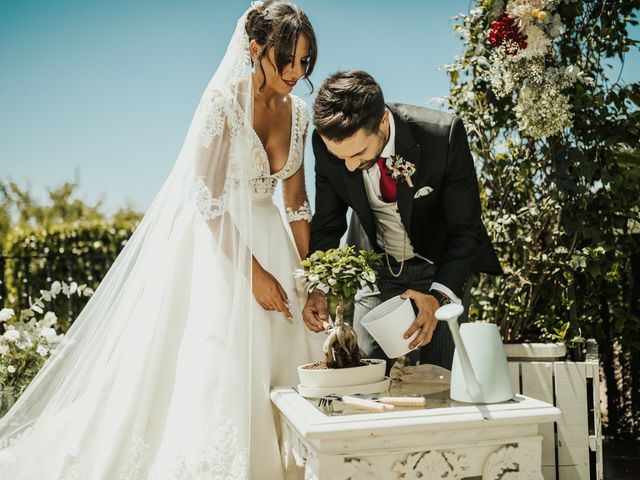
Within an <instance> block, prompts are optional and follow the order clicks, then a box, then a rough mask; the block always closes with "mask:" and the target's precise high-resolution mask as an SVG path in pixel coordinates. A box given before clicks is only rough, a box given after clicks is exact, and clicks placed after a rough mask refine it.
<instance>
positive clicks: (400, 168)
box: [387, 155, 416, 188]
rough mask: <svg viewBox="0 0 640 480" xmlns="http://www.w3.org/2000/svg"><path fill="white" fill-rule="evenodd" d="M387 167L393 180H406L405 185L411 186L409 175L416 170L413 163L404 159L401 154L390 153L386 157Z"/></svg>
mask: <svg viewBox="0 0 640 480" xmlns="http://www.w3.org/2000/svg"><path fill="white" fill-rule="evenodd" d="M387 168H388V169H389V172H391V178H393V180H394V182H396V183H397V182H407V185H409V187H411V188H413V182H412V181H411V175H413V174H414V173H415V172H416V166H415V165H414V164H413V163H411V162H408V161H407V160H405V159H404V158H403V157H402V155H391V156H390V157H389V158H387Z"/></svg>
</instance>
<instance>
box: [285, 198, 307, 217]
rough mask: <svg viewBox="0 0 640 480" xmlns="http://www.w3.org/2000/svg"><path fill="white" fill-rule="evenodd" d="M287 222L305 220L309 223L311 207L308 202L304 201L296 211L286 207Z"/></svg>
mask: <svg viewBox="0 0 640 480" xmlns="http://www.w3.org/2000/svg"><path fill="white" fill-rule="evenodd" d="M286 214H287V221H288V222H289V223H291V222H299V221H301V220H306V221H307V222H311V218H312V215H311V206H310V205H309V202H308V201H307V200H305V201H304V202H303V203H302V205H300V207H299V208H298V209H297V210H294V209H293V208H291V207H287V209H286Z"/></svg>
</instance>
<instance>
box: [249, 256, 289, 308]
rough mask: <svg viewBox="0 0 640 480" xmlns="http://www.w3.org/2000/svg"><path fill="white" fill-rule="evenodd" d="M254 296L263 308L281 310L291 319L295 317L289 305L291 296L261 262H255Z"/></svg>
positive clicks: (252, 286) (252, 285)
mask: <svg viewBox="0 0 640 480" xmlns="http://www.w3.org/2000/svg"><path fill="white" fill-rule="evenodd" d="M251 288H252V290H253V296H254V297H256V301H257V302H258V303H259V304H260V306H261V307H262V308H264V309H265V310H269V311H278V312H281V313H282V314H283V315H284V316H285V317H287V318H288V319H289V320H292V319H293V315H291V311H290V310H289V308H288V307H287V305H288V304H289V297H287V293H286V292H285V291H284V288H282V285H280V282H278V280H276V278H275V277H274V276H273V275H271V274H270V273H269V272H267V271H266V270H265V269H264V268H262V267H261V266H260V264H259V263H258V262H257V261H256V260H254V262H253V281H252V284H251Z"/></svg>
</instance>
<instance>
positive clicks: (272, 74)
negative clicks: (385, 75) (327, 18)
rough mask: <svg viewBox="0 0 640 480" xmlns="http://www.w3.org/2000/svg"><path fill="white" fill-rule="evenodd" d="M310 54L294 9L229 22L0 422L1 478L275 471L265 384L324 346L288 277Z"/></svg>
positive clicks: (259, 10)
mask: <svg viewBox="0 0 640 480" xmlns="http://www.w3.org/2000/svg"><path fill="white" fill-rule="evenodd" d="M316 54H317V48H316V40H315V34H314V31H313V28H312V27H311V24H310V23H309V20H308V18H307V16H306V15H305V14H304V12H303V11H302V10H301V9H300V8H299V7H297V6H295V5H292V4H290V3H284V2H280V1H271V0H269V1H267V2H265V3H259V2H257V3H255V4H254V5H253V6H252V8H250V9H249V10H247V12H245V14H244V15H243V16H242V17H241V18H240V19H239V21H238V24H237V27H236V30H235V32H234V34H233V37H232V39H231V42H230V44H229V47H228V49H227V52H226V54H225V56H224V58H223V60H222V62H221V63H220V65H219V67H218V70H217V71H216V73H215V75H214V76H213V78H212V80H211V81H210V83H209V85H208V86H207V88H206V90H205V92H204V94H203V96H202V98H201V100H200V103H199V105H198V107H197V110H196V113H195V115H194V118H193V120H192V123H191V126H190V128H189V131H188V133H187V137H186V139H185V142H184V145H183V147H182V150H181V152H180V155H179V157H178V159H177V161H176V163H175V165H174V167H173V169H172V171H171V173H170V175H169V177H168V178H167V180H166V181H165V183H164V185H163V186H162V187H161V189H160V191H159V193H158V195H157V196H156V198H155V199H154V201H153V203H152V204H151V206H150V208H149V210H148V211H147V212H146V214H145V216H144V218H143V220H142V222H141V223H140V225H139V227H138V228H137V229H136V231H135V233H134V234H133V235H132V237H131V238H130V240H129V242H128V243H127V245H126V247H125V248H124V249H123V251H122V252H121V254H120V255H119V256H118V258H117V259H116V261H115V263H114V264H113V266H112V267H111V269H110V270H109V272H108V273H107V275H106V276H105V278H104V279H103V281H102V282H101V284H100V286H99V288H98V289H97V290H96V292H95V294H94V295H93V297H92V298H91V299H90V300H89V302H88V303H87V305H86V307H85V308H84V309H83V310H82V312H81V313H80V314H79V316H78V317H77V318H76V319H75V321H74V323H73V326H72V327H71V328H70V329H69V331H68V333H67V335H66V336H65V339H64V340H63V341H62V342H61V344H60V345H59V347H58V349H57V350H56V352H55V353H54V354H53V355H52V356H51V358H50V359H49V360H48V361H47V362H46V363H45V365H44V366H43V368H42V369H41V370H40V372H39V373H38V375H36V377H35V378H34V380H33V382H32V383H31V384H30V385H29V387H28V388H27V389H26V390H25V392H24V393H23V395H22V396H21V397H20V398H19V399H18V401H17V402H16V404H15V405H14V406H13V407H12V408H11V410H9V412H8V413H7V414H6V415H5V416H4V417H3V418H2V419H0V478H3V479H5V478H6V479H9V478H10V479H12V480H23V479H28V480H46V479H55V480H57V479H90V480H113V479H123V480H134V479H135V480H138V479H201V478H202V479H204V478H207V479H214V478H215V479H246V478H264V479H278V478H282V477H283V471H282V468H281V466H280V456H279V451H278V444H277V436H276V426H275V424H274V419H273V414H272V410H271V403H270V400H269V390H270V386H271V385H276V384H289V385H291V384H293V383H294V382H296V366H297V365H299V364H302V363H305V362H309V361H313V360H317V359H318V358H319V357H320V356H321V343H322V338H320V337H317V336H316V335H317V334H313V333H311V332H309V331H308V330H307V329H306V328H305V327H304V323H303V322H302V318H301V313H300V312H301V307H302V305H303V299H304V296H303V292H302V289H301V288H300V286H299V285H297V284H296V282H295V280H294V277H293V274H292V271H293V269H294V268H295V267H297V266H298V264H299V261H300V258H301V257H304V256H306V254H307V249H308V243H309V232H310V229H309V220H310V209H309V203H308V201H307V196H306V192H305V186H304V169H303V167H302V160H303V150H304V142H305V136H306V132H307V126H308V123H309V118H308V113H307V110H306V107H305V105H304V103H303V101H302V100H300V99H299V98H297V97H295V96H293V95H291V90H292V89H293V87H294V85H295V84H296V82H298V81H300V80H307V79H308V76H309V75H310V74H311V72H312V71H313V66H314V63H315V60H316ZM278 181H282V183H283V192H284V202H285V207H286V213H285V214H286V217H287V219H288V222H289V225H290V228H291V233H292V235H290V234H289V232H287V231H286V229H285V226H284V223H283V221H282V216H281V214H280V211H279V210H278V208H277V207H276V206H275V205H274V203H273V200H272V196H273V193H274V189H275V187H276V184H277V183H278Z"/></svg>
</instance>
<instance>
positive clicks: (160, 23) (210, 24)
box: [0, 0, 640, 211]
mask: <svg viewBox="0 0 640 480" xmlns="http://www.w3.org/2000/svg"><path fill="white" fill-rule="evenodd" d="M298 4H299V5H301V6H302V7H303V8H304V9H305V10H306V11H307V13H308V15H309V17H310V19H311V21H312V23H313V25H314V28H315V30H316V34H317V36H318V42H319V59H318V64H317V67H316V71H315V72H314V75H313V79H312V80H313V81H314V83H315V85H316V86H319V84H320V83H321V82H322V80H323V79H324V78H325V77H326V76H327V75H328V74H329V73H331V72H333V71H335V70H339V69H348V68H361V69H364V70H367V71H369V72H370V73H371V74H373V75H374V77H376V79H377V80H378V81H379V82H380V84H381V85H382V87H383V89H384V92H385V96H386V98H387V99H389V100H392V101H401V102H407V103H413V104H418V105H423V104H425V102H426V101H427V100H428V99H429V98H431V97H435V96H443V95H446V94H447V91H448V79H447V75H446V74H445V72H443V71H440V70H439V69H438V67H439V66H440V65H442V64H444V63H450V62H451V61H452V59H453V57H454V55H456V54H459V53H460V52H461V49H462V43H461V42H460V40H458V39H457V37H456V36H455V35H454V34H453V32H452V25H453V24H452V22H451V20H450V18H451V17H452V16H454V15H455V14H457V13H460V12H466V11H467V10H468V8H469V5H470V2H469V0H438V1H424V0H422V1H409V0H398V1H394V2H391V1H379V0H367V1H345V0H342V1H339V0H300V1H299V2H298ZM247 6H248V2H244V1H236V0H234V1H224V2H223V1H212V0H209V1H204V0H182V1H178V0H110V1H109V2H105V1H99V0H39V1H36V0H32V1H24V0H0V179H2V180H8V179H10V180H14V181H18V182H20V183H24V182H26V181H29V182H30V184H31V186H32V190H33V192H34V193H35V194H36V196H37V197H38V196H39V197H42V196H43V195H44V193H45V189H46V188H47V187H53V186H56V185H59V184H61V183H62V182H64V181H67V180H73V179H75V178H78V179H79V181H80V184H81V189H80V197H81V198H83V199H87V200H89V201H94V200H97V199H98V198H101V197H102V198H104V200H105V205H106V206H107V210H108V211H113V210H115V209H116V208H117V207H120V206H124V205H126V204H130V205H131V206H133V207H134V208H136V209H139V210H141V211H144V210H145V209H146V208H147V207H148V205H149V204H150V203H151V201H152V199H153V197H154V196H155V194H156V192H157V191H158V189H159V188H160V186H161V184H162V182H163V181H164V179H165V178H166V176H167V175H168V173H169V171H170V169H171V166H172V165H173V162H174V161H175V158H176V156H177V154H178V152H179V150H180V147H181V145H182V141H183V139H184V135H185V133H186V131H187V127H188V125H189V122H190V120H191V116H192V114H193V111H194V109H195V106H196V104H197V102H198V100H199V98H200V95H201V94H202V91H203V89H204V87H205V86H206V84H207V82H208V81H209V79H210V77H211V75H212V74H213V72H214V71H215V68H216V65H217V63H218V61H219V60H220V59H221V57H222V55H223V53H224V50H225V48H226V45H227V42H228V39H229V37H230V35H231V32H232V31H233V28H234V26H235V22H236V20H237V18H238V17H239V16H240V15H241V14H242V12H243V11H244V10H245V8H246V7H247ZM635 31H636V32H637V31H638V29H635ZM635 36H636V37H638V36H640V35H635ZM638 57H640V56H639V55H637V52H636V54H635V55H630V56H629V57H628V59H627V63H626V66H625V74H624V75H623V78H624V79H626V80H627V81H638V80H639V79H640V58H638ZM295 93H296V94H297V95H299V96H301V97H302V98H303V99H304V100H305V101H306V102H307V104H309V105H310V104H311V102H312V100H313V98H312V96H310V95H308V88H307V87H306V86H305V85H303V84H301V85H299V86H298V87H296V90H295ZM312 160H313V157H312V156H311V155H310V154H309V155H308V156H307V172H308V175H307V186H308V188H309V190H310V191H311V192H310V193H312V190H313V173H312V172H313V170H312V163H313V162H312Z"/></svg>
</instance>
